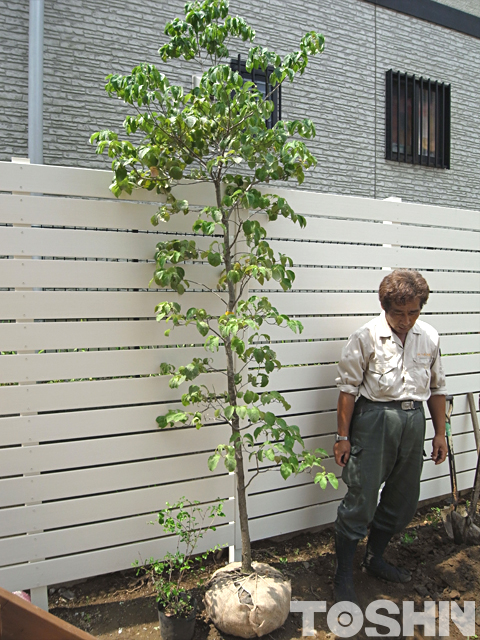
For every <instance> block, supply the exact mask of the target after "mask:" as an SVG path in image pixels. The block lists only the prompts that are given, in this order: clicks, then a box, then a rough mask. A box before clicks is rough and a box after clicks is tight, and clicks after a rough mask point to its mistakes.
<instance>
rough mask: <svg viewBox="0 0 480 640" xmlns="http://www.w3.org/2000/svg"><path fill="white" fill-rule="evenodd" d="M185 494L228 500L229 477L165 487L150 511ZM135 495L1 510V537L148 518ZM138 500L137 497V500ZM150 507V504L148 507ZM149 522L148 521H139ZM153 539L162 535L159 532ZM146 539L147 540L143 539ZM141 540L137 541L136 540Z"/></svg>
mask: <svg viewBox="0 0 480 640" xmlns="http://www.w3.org/2000/svg"><path fill="white" fill-rule="evenodd" d="M187 490H188V494H189V495H188V497H189V499H191V500H199V501H200V502H208V501H211V500H215V499H216V498H217V497H219V498H228V497H230V496H231V495H233V482H231V480H230V477H229V476H212V477H210V478H205V479H201V480H200V479H196V480H195V483H191V482H186V483H185V482H184V483H182V482H179V483H176V484H174V485H170V484H168V485H165V486H163V487H161V488H159V490H158V492H157V494H156V495H157V498H158V503H157V504H158V506H154V507H153V511H155V510H156V509H157V510H158V509H159V508H163V507H164V505H165V502H166V501H167V500H168V501H169V502H175V501H177V500H179V499H180V498H181V497H182V496H184V495H185V493H186V491H187ZM134 497H135V495H131V494H130V493H129V492H127V493H126V494H125V495H122V496H120V499H119V500H115V499H114V498H115V496H112V495H110V494H107V495H104V496H90V497H87V498H77V499H74V500H64V501H62V502H61V503H58V502H52V503H43V504H40V505H34V506H25V507H13V508H7V509H4V510H3V512H4V516H5V517H4V518H2V522H1V523H0V531H1V535H2V536H5V537H6V536H14V535H17V534H22V533H26V532H37V531H38V532H40V531H43V530H45V529H49V530H53V529H58V528H64V527H72V526H76V525H80V524H85V523H93V522H102V521H105V520H108V519H110V518H116V517H117V516H115V515H111V514H118V513H122V514H126V515H137V514H142V513H145V514H146V515H147V516H150V513H151V512H150V509H151V507H149V508H148V509H146V510H145V511H144V508H143V505H142V504H141V503H139V504H138V505H137V509H135V505H134V503H133V498H134ZM109 498H110V499H112V506H111V507H109V506H108V505H109ZM138 498H139V499H140V498H141V495H139V496H138ZM148 504H150V502H149V503H148ZM148 520H151V517H148V518H146V519H144V520H143V522H145V523H146V522H147V521H148ZM157 535H162V534H161V532H159V533H158V534H157ZM145 537H147V536H145ZM140 539H141V537H140ZM0 552H1V544H0ZM0 564H8V558H5V557H1V556H0Z"/></svg>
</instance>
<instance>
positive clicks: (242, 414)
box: [235, 407, 247, 420]
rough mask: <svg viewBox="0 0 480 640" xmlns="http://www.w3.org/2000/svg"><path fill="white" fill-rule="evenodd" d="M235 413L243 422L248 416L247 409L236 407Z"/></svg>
mask: <svg viewBox="0 0 480 640" xmlns="http://www.w3.org/2000/svg"><path fill="white" fill-rule="evenodd" d="M235 411H236V413H237V415H238V417H239V418H240V419H241V420H243V418H245V417H246V415H247V407H235Z"/></svg>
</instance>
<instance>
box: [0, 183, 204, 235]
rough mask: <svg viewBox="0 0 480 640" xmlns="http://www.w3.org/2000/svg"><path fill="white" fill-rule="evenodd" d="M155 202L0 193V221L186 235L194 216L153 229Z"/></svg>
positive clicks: (194, 214) (178, 217) (177, 218)
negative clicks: (140, 202)
mask: <svg viewBox="0 0 480 640" xmlns="http://www.w3.org/2000/svg"><path fill="white" fill-rule="evenodd" d="M157 210H158V203H154V202H148V203H147V202H145V203H142V204H138V203H135V202H125V201H124V200H115V199H112V200H88V206H86V203H85V200H82V199H80V198H58V197H55V198H50V197H48V196H34V195H29V194H27V195H12V194H7V193H2V194H0V222H5V223H8V224H32V225H40V224H41V225H49V226H57V227H91V228H92V229H136V230H138V231H157V232H158V231H167V230H168V232H169V233H176V232H178V233H190V232H191V230H192V224H193V222H194V219H195V218H196V213H194V212H192V213H191V214H189V215H187V216H184V215H183V214H180V215H178V216H175V217H173V218H172V219H171V220H170V221H169V223H168V229H167V228H166V227H165V225H163V226H158V227H154V226H153V225H152V223H151V217H152V216H153V214H154V213H156V211H157Z"/></svg>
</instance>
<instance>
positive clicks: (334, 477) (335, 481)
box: [322, 473, 338, 489]
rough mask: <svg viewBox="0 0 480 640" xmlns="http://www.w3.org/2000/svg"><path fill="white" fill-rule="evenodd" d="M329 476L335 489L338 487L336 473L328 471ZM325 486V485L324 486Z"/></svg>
mask: <svg viewBox="0 0 480 640" xmlns="http://www.w3.org/2000/svg"><path fill="white" fill-rule="evenodd" d="M327 478H328V481H329V482H330V484H331V485H332V487H333V488H334V489H338V478H337V476H336V475H335V474H334V473H327ZM322 488H323V487H322Z"/></svg>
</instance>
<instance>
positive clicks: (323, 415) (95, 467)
mask: <svg viewBox="0 0 480 640" xmlns="http://www.w3.org/2000/svg"><path fill="white" fill-rule="evenodd" d="M110 178H111V175H110V173H109V172H105V171H96V170H86V169H72V168H68V167H47V166H34V165H32V166H30V165H20V164H18V165H17V164H13V163H12V164H10V163H0V348H1V351H2V356H1V361H0V362H1V363H2V366H1V367H0V414H1V416H0V509H1V516H2V517H1V518H0V584H1V585H2V586H4V587H6V588H7V589H11V590H14V589H25V588H38V587H45V586H47V585H49V584H52V583H59V582H62V581H66V580H72V579H76V578H81V577H86V576H91V575H96V574H100V573H107V572H110V571H116V570H119V569H125V568H128V567H130V566H131V563H132V562H133V561H134V560H135V559H144V558H147V557H150V556H160V555H162V554H163V553H164V552H165V551H166V550H167V549H171V548H172V544H173V542H172V540H171V539H169V538H168V537H164V536H163V534H162V531H161V530H160V529H159V527H158V525H157V526H156V527H155V526H151V525H149V524H148V522H149V521H150V520H151V519H152V515H153V514H154V513H155V511H156V510H158V509H159V508H162V507H163V506H164V504H165V501H166V500H168V501H169V502H173V501H175V500H176V499H177V498H179V497H181V496H182V495H186V496H187V497H188V498H190V499H198V500H200V501H201V502H207V503H209V502H212V501H214V500H215V499H216V498H217V497H221V498H227V499H228V501H227V502H226V510H225V514H226V517H225V519H224V520H223V521H222V522H220V526H219V527H218V529H217V532H216V533H215V534H213V533H212V534H209V535H208V536H207V537H206V538H205V539H204V540H203V542H202V547H201V549H204V548H205V549H206V548H208V547H210V546H213V545H215V544H228V545H234V544H237V545H238V542H237V541H236V530H237V528H236V524H235V520H236V514H235V508H234V507H235V500H234V480H233V476H232V475H230V474H227V473H226V472H225V471H224V469H223V468H221V467H219V468H218V469H217V470H216V472H215V473H213V474H212V473H210V472H209V471H208V467H207V459H208V456H209V455H210V452H211V451H212V450H213V449H214V448H215V446H216V445H217V444H219V443H220V442H226V441H227V440H228V437H229V436H228V429H227V425H223V424H216V423H214V421H213V419H212V422H211V424H209V425H208V426H206V427H204V428H203V429H202V430H201V431H200V432H199V433H197V432H196V430H195V429H188V430H187V431H185V429H172V430H167V431H165V432H158V429H157V427H156V422H155V418H156V417H157V416H158V415H160V414H162V413H164V412H166V410H167V409H169V408H175V407H180V406H181V403H180V400H181V394H182V393H183V389H182V387H180V389H170V387H169V386H168V379H167V378H164V377H160V376H158V375H157V374H158V368H159V364H160V363H161V362H164V361H165V362H170V363H172V364H176V365H178V364H182V363H186V362H188V361H190V359H191V358H193V357H197V356H201V357H203V355H204V353H205V352H204V351H203V348H202V346H201V344H202V338H201V336H199V334H198V332H197V331H196V329H195V328H194V327H192V326H189V327H184V328H179V329H175V330H174V331H173V332H172V334H171V336H170V337H166V336H165V335H164V330H165V327H164V326H163V325H161V324H159V323H157V322H156V321H155V320H154V307H155V305H156V304H157V303H158V302H160V301H161V300H164V299H169V300H176V301H178V302H180V304H182V307H184V308H185V309H186V308H188V307H190V306H205V307H207V306H208V308H209V310H212V311H213V313H223V311H224V310H225V306H224V304H223V303H222V301H221V300H219V298H218V297H217V296H215V295H212V294H209V293H206V292H203V291H202V290H201V287H200V285H198V284H194V283H200V282H204V283H206V284H207V285H210V286H211V285H213V284H214V283H215V281H216V278H217V277H218V274H219V272H220V270H219V269H217V270H214V269H212V268H211V267H209V266H207V265H205V264H202V263H201V262H200V261H198V262H196V263H192V264H188V265H186V272H187V278H189V279H190V280H191V281H192V284H191V288H190V290H189V291H188V292H187V293H186V294H185V295H183V296H177V295H176V294H173V293H171V292H163V291H159V290H158V288H157V287H156V286H155V285H153V286H152V287H149V281H150V279H151V277H152V274H153V268H154V252H155V246H156V243H157V242H160V241H163V240H165V238H171V235H170V234H172V233H174V234H177V235H178V236H179V237H186V236H187V237H193V236H192V235H191V225H192V222H193V220H194V219H195V216H196V211H197V210H198V207H201V206H205V205H211V204H213V203H214V198H213V196H214V194H213V190H212V189H211V188H210V187H209V186H208V185H205V184H200V185H188V186H182V187H179V189H178V194H179V195H180V194H181V195H182V197H184V198H186V199H187V200H188V201H189V202H190V204H191V206H192V213H191V214H189V215H188V216H185V217H184V216H182V217H179V218H178V220H175V219H174V220H172V221H171V222H170V223H169V224H168V225H162V226H159V227H153V226H152V225H151V223H150V218H151V217H152V215H153V214H154V213H155V211H156V208H157V206H158V202H161V201H162V198H161V197H160V196H156V195H155V194H153V193H151V192H144V191H138V192H135V193H134V194H133V195H132V196H131V197H123V196H122V198H121V199H119V200H115V199H114V198H113V197H112V195H111V193H110V192H109V190H108V185H109V183H110ZM30 193H34V194H36V195H30ZM277 193H278V194H279V195H281V196H282V197H286V198H287V200H288V202H289V203H290V205H291V206H292V207H293V208H294V209H295V210H296V211H297V212H298V213H301V214H303V215H305V216H306V217H307V223H308V226H307V229H306V230H300V229H299V227H298V226H296V225H294V224H292V223H291V222H289V221H285V220H283V219H282V220H279V221H276V222H274V223H269V222H265V218H264V217H262V216H258V219H259V220H261V221H262V224H265V226H266V229H267V235H268V237H269V238H270V239H271V242H272V245H273V246H274V248H275V249H276V250H277V251H281V252H282V253H286V254H287V255H289V256H291V257H292V258H293V260H294V263H295V266H296V269H295V271H296V280H295V282H294V288H293V291H292V292H288V293H284V292H283V291H282V290H281V289H280V288H279V286H278V283H276V282H274V281H271V282H269V283H266V284H265V286H264V287H262V288H260V286H259V285H258V284H257V285H256V286H255V287H252V289H251V290H250V291H249V295H252V294H256V295H268V296H269V298H270V299H271V300H272V302H273V304H274V305H275V306H276V307H277V308H278V310H279V311H280V312H281V313H288V314H290V315H292V316H293V317H295V318H297V319H299V320H301V321H302V323H303V325H304V331H303V333H302V334H294V333H292V332H289V331H288V330H287V331H284V330H281V329H279V328H278V327H277V326H272V327H268V330H266V331H265V332H266V333H268V334H269V336H270V340H271V342H272V348H273V349H274V350H276V352H277V355H278V357H279V359H280V360H281V361H282V363H283V365H284V366H283V368H282V369H281V370H280V371H278V372H275V373H274V374H272V376H271V380H270V384H269V387H268V388H270V389H276V390H279V391H282V392H284V394H285V396H286V398H287V400H288V402H289V403H290V404H291V408H290V410H289V411H288V412H286V413H285V417H286V418H288V420H290V421H291V422H292V423H294V424H297V425H298V426H299V427H300V429H301V432H302V435H303V436H304V439H305V442H306V444H307V446H309V447H312V448H315V447H323V448H325V449H326V450H327V451H329V452H331V450H332V446H333V438H334V433H335V431H336V415H335V406H336V400H337V395H338V393H337V390H336V388H335V383H334V380H335V375H336V362H337V361H338V358H339V355H340V352H341V349H342V347H343V345H344V344H345V341H346V339H347V338H348V336H349V334H350V333H351V332H352V331H354V330H355V329H356V328H357V327H358V326H359V325H360V324H362V323H364V322H367V321H368V320H369V319H371V318H372V317H374V316H375V315H376V314H377V313H378V312H379V303H378V298H377V294H376V291H377V289H378V285H379V283H380V281H381V279H382V277H383V276H384V275H385V273H386V271H385V269H388V268H393V267H398V266H400V267H415V268H418V269H420V270H421V271H422V272H423V273H424V275H425V277H426V278H427V280H428V282H429V284H430V287H431V289H432V295H431V300H430V301H429V303H428V304H427V306H426V308H425V310H424V314H423V315H424V318H425V320H427V321H428V322H430V323H431V324H433V325H434V326H435V327H436V328H437V330H438V331H439V332H440V334H441V336H442V351H443V355H444V365H445V370H446V373H447V376H448V387H449V391H450V392H451V393H453V394H454V395H455V396H456V398H455V411H454V416H453V421H452V426H453V432H454V443H455V449H456V452H457V469H458V475H459V486H460V488H466V487H468V486H471V484H472V482H473V469H474V467H475V461H476V453H475V439H474V437H473V432H472V422H471V418H470V414H469V406H468V403H467V400H466V396H465V393H466V392H473V393H474V394H475V398H476V402H477V401H478V392H479V390H480V366H479V355H478V354H479V351H480V337H479V336H480V333H479V320H480V304H479V302H478V300H479V298H478V293H479V291H480V275H479V274H480V264H479V252H478V249H479V231H480V223H479V217H478V212H473V211H465V210H462V209H455V210H453V209H442V208H439V207H431V206H424V205H413V204H406V203H399V202H380V201H374V200H367V199H361V198H350V197H343V196H331V195H323V194H315V193H312V192H301V191H286V190H278V191H277ZM39 194H43V195H39ZM385 223H386V224H385ZM196 240H197V242H198V245H199V246H201V247H206V246H208V244H209V242H210V239H207V238H203V237H201V236H200V237H197V238H196ZM173 347H177V348H173ZM209 355H210V354H209ZM222 363H223V358H222V353H221V352H220V353H219V354H218V356H215V364H216V365H217V367H218V368H219V369H222V368H223V365H222ZM200 380H201V381H202V382H203V381H205V382H208V383H211V384H213V386H214V387H215V389H216V391H222V390H223V389H224V388H225V376H224V375H223V373H221V372H219V373H215V374H209V375H208V376H203V378H202V379H200ZM432 437H433V428H432V426H431V422H430V420H429V421H428V423H427V442H426V450H427V452H428V447H429V441H430V440H431V438H432ZM269 464H270V463H269ZM273 466H275V465H273ZM325 466H326V468H327V470H328V471H333V472H336V473H337V474H339V468H338V467H336V466H335V464H334V461H333V459H332V458H331V457H330V458H329V459H327V460H326V461H325ZM264 468H265V469H266V468H267V465H264ZM253 472H254V469H252V468H250V470H249V473H250V474H251V473H253ZM449 486H450V485H449V478H448V468H447V466H446V465H442V466H440V467H435V466H434V465H433V464H432V463H431V462H430V461H429V462H426V463H425V468H424V474H423V478H422V493H421V497H422V498H427V497H434V496H437V495H443V494H445V493H448V491H449ZM344 490H345V487H344V486H343V485H342V483H341V482H340V488H339V490H338V491H334V490H333V489H332V488H331V487H329V488H328V489H327V490H326V491H324V492H322V491H321V490H320V489H319V488H318V487H316V486H314V485H313V483H312V478H311V477H310V476H308V475H300V476H297V477H291V478H289V479H288V480H287V481H286V482H285V481H283V480H282V479H281V477H280V475H279V474H278V473H276V472H275V471H273V472H272V473H265V474H263V473H262V474H261V475H260V476H259V477H258V478H256V479H255V480H254V481H253V482H252V484H251V486H250V488H249V498H248V500H249V515H250V522H251V535H252V538H253V539H259V538H265V537H269V536H272V535H278V534H279V533H286V532H292V531H298V530H301V529H304V528H307V527H312V526H317V525H319V524H323V523H329V522H332V521H333V520H334V519H335V516H336V508H337V506H338V503H339V500H340V499H341V498H342V496H343V493H344ZM201 549H199V550H201Z"/></svg>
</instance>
